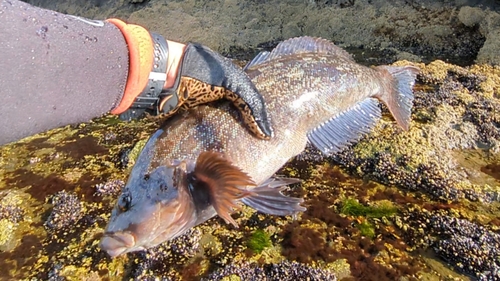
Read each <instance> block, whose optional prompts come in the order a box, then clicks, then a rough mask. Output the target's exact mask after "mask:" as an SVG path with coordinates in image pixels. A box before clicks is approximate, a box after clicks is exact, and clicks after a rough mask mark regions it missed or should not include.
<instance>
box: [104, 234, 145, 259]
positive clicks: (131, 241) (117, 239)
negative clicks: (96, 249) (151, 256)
mask: <svg viewBox="0 0 500 281" xmlns="http://www.w3.org/2000/svg"><path fill="white" fill-rule="evenodd" d="M135 240H136V239H135V236H134V235H133V234H132V233H129V232H113V233H105V234H104V237H103V238H102V239H101V245H100V246H101V249H102V250H104V251H106V252H107V253H108V255H110V256H111V257H112V258H113V257H116V256H119V255H121V254H123V253H126V252H130V250H131V248H133V247H134V246H135Z"/></svg>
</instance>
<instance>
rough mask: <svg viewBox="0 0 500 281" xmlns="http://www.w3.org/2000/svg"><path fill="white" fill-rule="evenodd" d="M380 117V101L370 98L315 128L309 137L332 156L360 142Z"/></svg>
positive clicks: (320, 148)
mask: <svg viewBox="0 0 500 281" xmlns="http://www.w3.org/2000/svg"><path fill="white" fill-rule="evenodd" d="M380 117H381V111H380V108H379V107H378V100H376V99H374V98H368V99H365V100H363V101H362V102H360V103H358V104H356V105H355V106H353V107H351V108H350V109H348V110H347V111H344V112H342V113H340V114H338V115H337V116H334V117H332V118H331V119H330V120H328V121H326V122H325V123H323V124H321V125H319V126H318V127H316V128H314V129H313V130H312V131H310V132H309V133H308V134H307V137H308V138H309V141H311V143H312V144H313V145H314V146H315V147H316V148H318V149H319V150H321V152H323V153H324V154H325V155H331V154H333V153H336V152H339V151H341V150H342V149H344V148H345V147H347V146H348V145H350V144H352V143H354V142H355V141H357V140H359V139H360V138H361V136H362V135H363V134H366V133H368V132H369V131H370V129H371V128H373V126H374V125H375V123H376V122H377V121H378V120H379V119H380Z"/></svg>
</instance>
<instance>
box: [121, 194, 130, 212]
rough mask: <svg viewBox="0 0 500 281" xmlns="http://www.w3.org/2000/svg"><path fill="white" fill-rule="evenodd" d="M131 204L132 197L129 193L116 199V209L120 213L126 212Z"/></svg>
mask: <svg viewBox="0 0 500 281" xmlns="http://www.w3.org/2000/svg"><path fill="white" fill-rule="evenodd" d="M131 203H132V196H130V193H128V192H125V193H123V194H122V196H120V198H118V209H119V210H120V211H121V212H126V211H127V210H128V209H130V205H131Z"/></svg>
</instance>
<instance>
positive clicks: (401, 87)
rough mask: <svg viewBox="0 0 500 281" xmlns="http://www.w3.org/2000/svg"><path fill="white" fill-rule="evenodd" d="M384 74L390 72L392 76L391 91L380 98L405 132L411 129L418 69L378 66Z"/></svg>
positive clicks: (387, 91)
mask: <svg viewBox="0 0 500 281" xmlns="http://www.w3.org/2000/svg"><path fill="white" fill-rule="evenodd" d="M377 68H378V69H382V70H383V71H384V72H386V73H387V72H388V74H389V75H391V76H392V79H391V81H392V83H391V85H390V86H389V89H388V90H386V91H384V92H383V93H382V94H381V95H380V96H377V98H379V99H380V100H382V101H383V102H384V103H385V104H386V105H387V107H388V108H389V111H390V112H391V114H392V116H394V119H396V122H397V123H398V124H399V126H401V127H402V128H403V129H404V130H408V129H409V127H410V117H411V108H412V106H413V90H412V88H413V85H414V84H415V78H416V76H417V74H418V72H419V69H418V68H417V67H413V66H402V67H401V66H386V65H384V66H378V67H377Z"/></svg>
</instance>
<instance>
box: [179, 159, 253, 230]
mask: <svg viewBox="0 0 500 281" xmlns="http://www.w3.org/2000/svg"><path fill="white" fill-rule="evenodd" d="M188 181H189V182H190V184H191V186H192V192H193V196H196V193H200V194H207V195H208V198H207V199H208V201H209V202H210V204H212V206H213V207H214V209H215V211H216V212H217V214H218V215H219V216H220V217H221V218H223V219H224V220H225V221H226V222H227V223H231V224H232V225H234V226H235V227H238V224H237V223H236V221H234V219H233V218H232V217H231V213H232V212H233V211H235V210H236V209H239V208H240V205H238V202H239V200H240V199H241V198H243V197H246V196H249V195H251V194H252V192H251V191H248V190H247V189H246V186H252V185H255V183H254V182H253V181H252V179H251V178H250V177H249V176H248V175H247V174H246V173H244V172H243V171H242V170H241V169H239V168H238V167H236V166H234V165H233V164H232V163H231V162H229V161H228V160H227V159H225V158H223V156H222V155H220V154H219V153H215V152H204V153H201V154H200V155H199V156H198V160H197V161H196V166H195V169H194V171H193V172H192V173H191V175H190V177H188Z"/></svg>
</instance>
